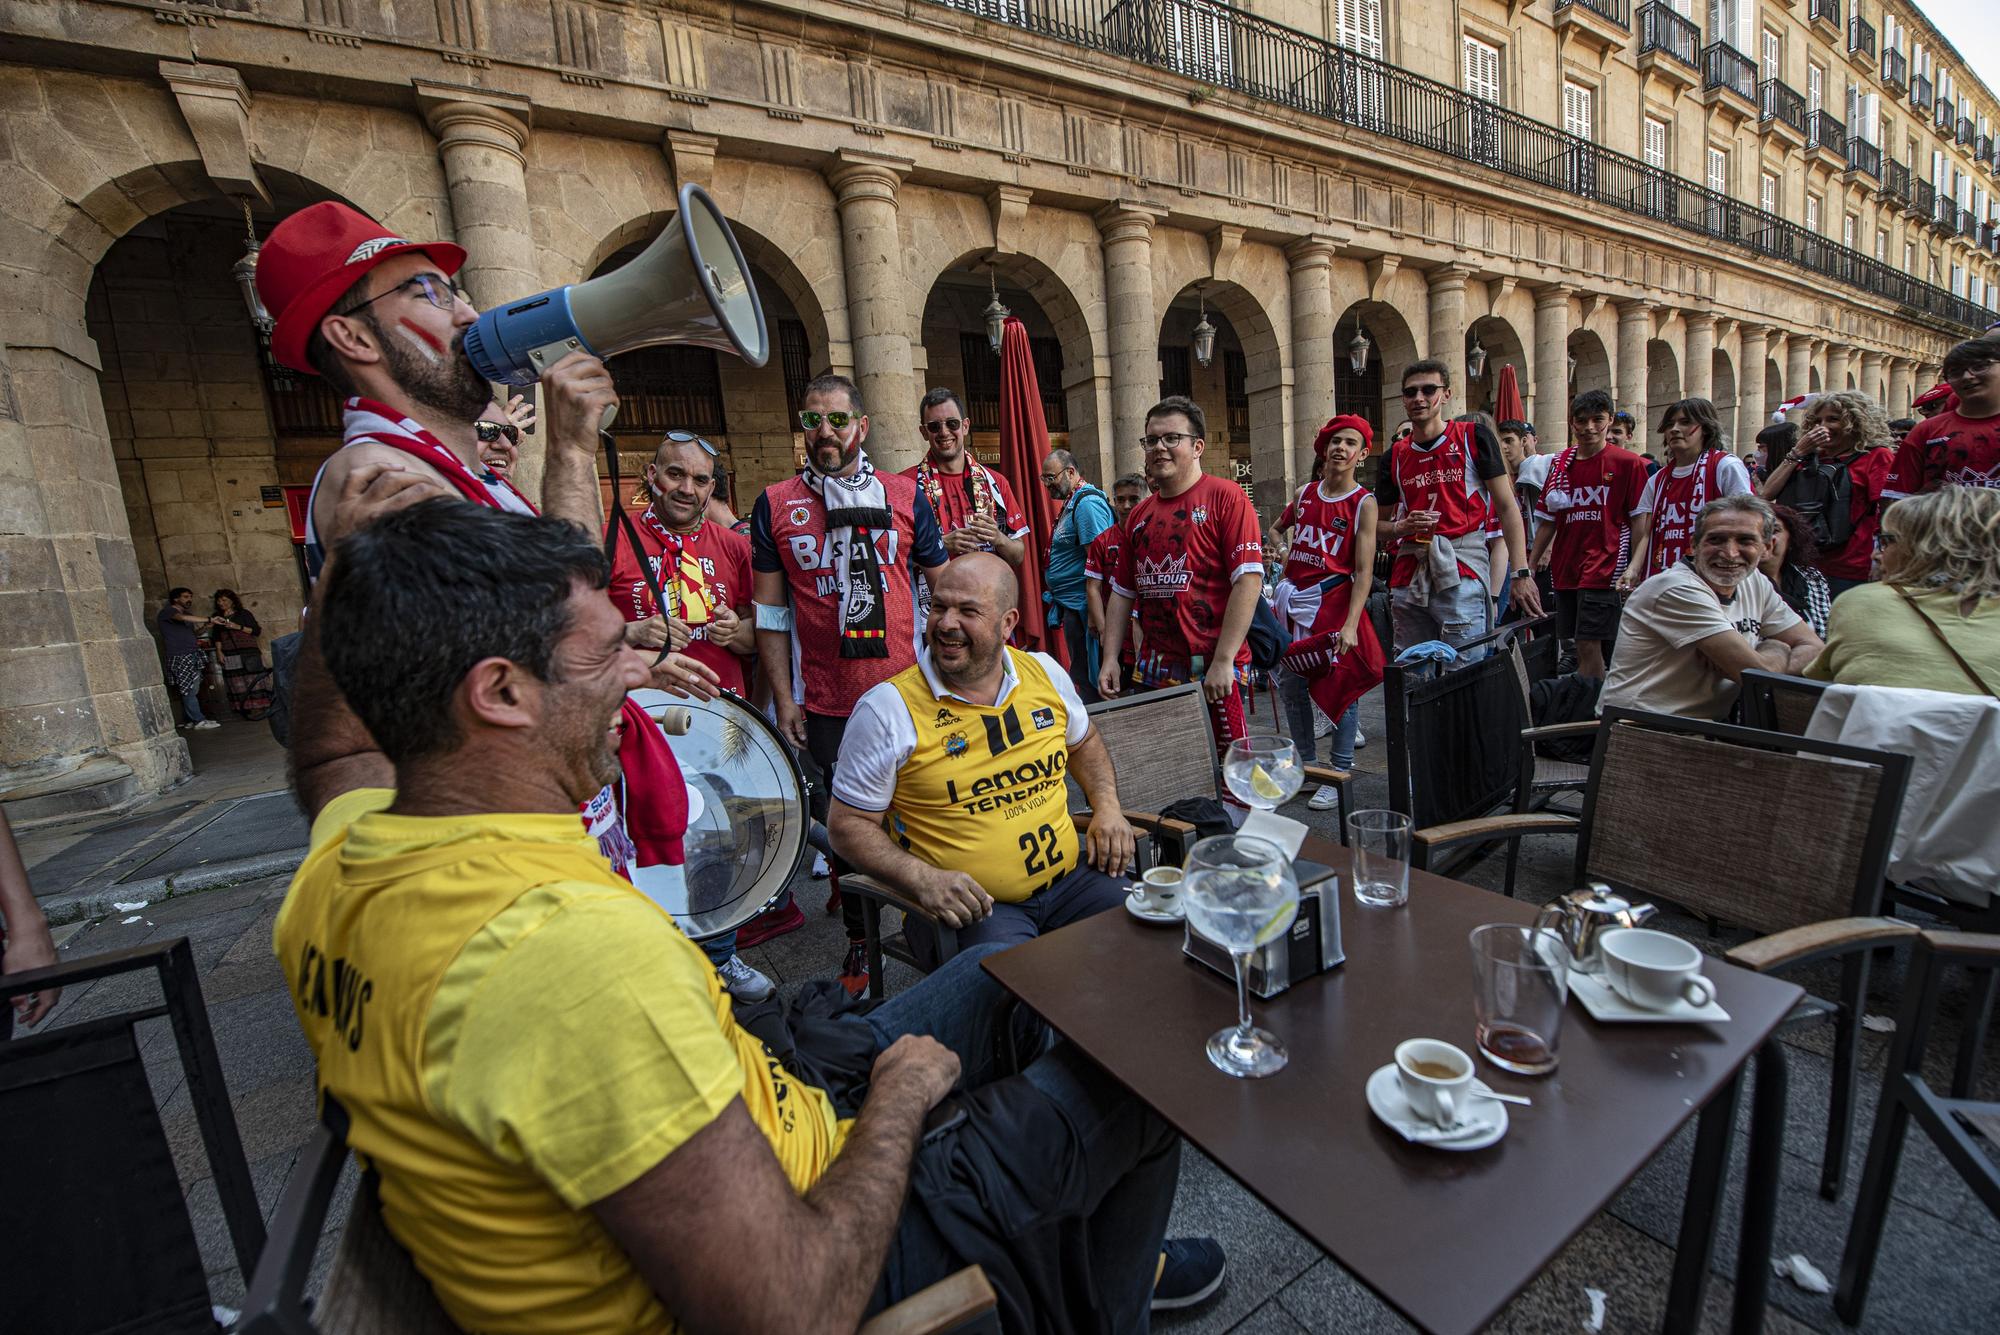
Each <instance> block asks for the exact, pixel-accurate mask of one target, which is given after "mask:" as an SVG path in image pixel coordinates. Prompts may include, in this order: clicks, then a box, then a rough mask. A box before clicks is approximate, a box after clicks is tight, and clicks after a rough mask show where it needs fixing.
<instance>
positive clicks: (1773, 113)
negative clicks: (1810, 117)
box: [1757, 79, 1806, 138]
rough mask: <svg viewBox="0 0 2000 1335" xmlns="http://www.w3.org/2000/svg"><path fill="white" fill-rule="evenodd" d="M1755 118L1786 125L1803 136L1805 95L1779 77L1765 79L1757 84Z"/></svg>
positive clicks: (1804, 130) (1804, 131)
mask: <svg viewBox="0 0 2000 1335" xmlns="http://www.w3.org/2000/svg"><path fill="white" fill-rule="evenodd" d="M1757 119H1758V120H1760V121H1763V122H1765V123H1766V124H1777V125H1788V126H1790V127H1791V128H1792V130H1793V131H1794V132H1795V133H1796V134H1798V136H1799V137H1800V138H1804V137H1805V133H1806V99H1805V95H1804V94H1802V93H1800V92H1799V90H1798V89H1796V88H1794V87H1792V86H1791V85H1790V84H1788V83H1785V82H1784V81H1783V80H1781V79H1766V80H1764V81H1763V82H1762V83H1760V84H1758V85H1757Z"/></svg>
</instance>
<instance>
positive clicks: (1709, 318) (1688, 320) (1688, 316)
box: [1681, 311, 1715, 333]
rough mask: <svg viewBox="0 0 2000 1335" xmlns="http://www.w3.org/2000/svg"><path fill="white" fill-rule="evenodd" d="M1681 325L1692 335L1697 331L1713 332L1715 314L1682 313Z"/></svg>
mask: <svg viewBox="0 0 2000 1335" xmlns="http://www.w3.org/2000/svg"><path fill="white" fill-rule="evenodd" d="M1681 323H1682V324H1684V325H1686V326H1687V328H1688V332H1689V333H1693V332H1694V331H1695V330H1697V329H1707V330H1710V331H1713V330H1714V328H1715V314H1714V312H1712V311H1682V312H1681Z"/></svg>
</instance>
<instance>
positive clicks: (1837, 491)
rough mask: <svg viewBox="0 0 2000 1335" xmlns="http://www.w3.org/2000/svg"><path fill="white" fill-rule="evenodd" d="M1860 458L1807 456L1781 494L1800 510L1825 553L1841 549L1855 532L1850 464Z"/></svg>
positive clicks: (1785, 502)
mask: <svg viewBox="0 0 2000 1335" xmlns="http://www.w3.org/2000/svg"><path fill="white" fill-rule="evenodd" d="M1858 457H1859V456H1858V455H1850V456H1848V459H1847V462H1846V463H1838V464H1830V463H1822V462H1821V461H1820V460H1819V459H1817V458H1814V459H1808V460H1807V461H1806V462H1805V463H1802V464H1800V465H1799V466H1798V468H1797V469H1796V470H1795V471H1794V472H1793V473H1792V476H1791V480H1790V481H1788V482H1786V483H1785V489H1784V491H1783V492H1782V493H1780V494H1779V496H1778V500H1779V502H1780V503H1781V504H1784V505H1789V506H1791V507H1792V508H1793V509H1794V510H1797V511H1798V512H1799V516H1800V517H1801V518H1802V519H1804V520H1805V521H1806V523H1807V525H1808V526H1810V527H1811V529H1812V534H1813V540H1814V541H1815V542H1817V543H1818V544H1819V549H1820V550H1821V551H1822V552H1826V553H1829V554H1831V553H1834V552H1838V551H1839V550H1841V549H1842V548H1843V547H1845V546H1847V540H1848V539H1849V538H1850V537H1852V536H1853V535H1854V503H1853V502H1854V478H1853V477H1852V476H1851V475H1850V474H1849V473H1848V464H1851V463H1853V462H1854V460H1855V459H1856V458H1858Z"/></svg>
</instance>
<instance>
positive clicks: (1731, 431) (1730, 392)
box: [1709, 348, 1739, 450]
mask: <svg viewBox="0 0 2000 1335" xmlns="http://www.w3.org/2000/svg"><path fill="white" fill-rule="evenodd" d="M1710 365H1711V367H1712V370H1711V371H1710V378H1711V385H1712V388H1711V389H1710V391H1709V392H1710V394H1711V395H1713V398H1712V399H1711V402H1713V403H1714V404H1715V415H1716V417H1718V418H1719V419H1721V422H1722V432H1723V438H1724V445H1725V446H1726V448H1728V449H1730V450H1735V449H1737V448H1738V446H1739V442H1738V441H1737V439H1736V364H1735V362H1734V361H1733V360H1731V358H1730V356H1729V354H1728V353H1726V352H1724V351H1723V350H1722V349H1721V348H1717V349H1716V350H1715V352H1714V355H1713V358H1712V360H1711V362H1710Z"/></svg>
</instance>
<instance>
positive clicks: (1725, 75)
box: [1701, 42, 1757, 106]
mask: <svg viewBox="0 0 2000 1335" xmlns="http://www.w3.org/2000/svg"><path fill="white" fill-rule="evenodd" d="M1701 86H1702V87H1703V88H1721V89H1725V90H1727V91H1729V92H1732V93H1734V94H1736V95H1737V96H1738V97H1740V98H1742V99H1743V100H1744V101H1745V102H1748V103H1750V104H1751V105H1752V106H1755V105H1756V102H1757V67H1756V66H1755V65H1753V64H1751V63H1750V57H1748V56H1746V55H1744V54H1743V53H1742V52H1741V51H1738V50H1737V49H1736V48H1735V47H1733V46H1731V45H1730V44H1729V43H1727V42H1710V43H1709V44H1708V45H1707V46H1705V47H1703V48H1702V49H1701Z"/></svg>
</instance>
